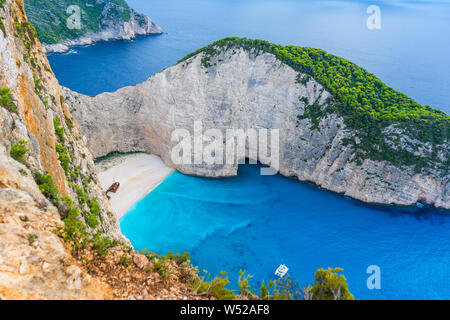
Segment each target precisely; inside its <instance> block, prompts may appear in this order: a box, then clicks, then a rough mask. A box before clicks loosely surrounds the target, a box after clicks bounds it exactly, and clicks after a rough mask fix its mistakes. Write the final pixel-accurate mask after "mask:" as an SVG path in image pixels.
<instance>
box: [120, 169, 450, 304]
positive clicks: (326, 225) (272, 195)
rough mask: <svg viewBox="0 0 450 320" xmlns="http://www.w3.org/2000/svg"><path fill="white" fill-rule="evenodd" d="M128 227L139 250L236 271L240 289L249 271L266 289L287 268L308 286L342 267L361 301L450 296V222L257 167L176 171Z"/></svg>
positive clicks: (423, 211) (124, 228)
mask: <svg viewBox="0 0 450 320" xmlns="http://www.w3.org/2000/svg"><path fill="white" fill-rule="evenodd" d="M447 213H448V212H447ZM121 227H122V231H123V233H124V234H125V235H126V236H127V237H128V238H129V239H130V240H131V242H132V243H133V245H134V246H135V247H136V248H137V249H144V248H146V249H148V250H155V251H159V252H161V253H167V252H168V251H171V250H172V251H175V250H178V251H179V252H183V251H188V252H190V253H191V257H192V260H193V264H194V265H198V266H199V267H200V270H202V269H207V270H208V271H209V272H211V273H212V274H219V272H220V271H221V270H225V271H228V272H229V273H230V279H231V281H232V283H233V284H234V287H236V283H237V274H238V272H239V270H240V269H244V270H247V271H248V272H249V273H250V274H252V275H254V279H253V284H254V285H255V286H256V287H258V284H257V283H260V281H261V280H264V279H265V280H268V279H270V278H272V277H273V273H274V271H275V269H276V268H277V267H278V266H279V265H280V264H281V263H284V264H286V265H287V266H288V267H289V268H290V272H291V274H292V275H293V276H294V277H295V278H296V279H297V280H298V282H299V284H300V285H306V284H308V283H311V282H313V274H314V271H315V270H316V269H318V268H321V267H325V268H326V267H342V268H344V274H345V276H346V277H347V278H348V282H349V285H350V288H351V292H352V293H353V294H354V295H355V296H356V297H357V298H358V299H444V298H446V299H449V298H450V278H449V275H448V272H449V270H450V232H449V230H450V216H448V215H443V214H440V212H439V211H438V210H430V209H426V208H424V209H419V208H398V207H387V206H385V207H381V206H380V207H376V206H368V205H365V204H362V203H360V202H358V201H354V200H351V199H348V198H344V197H342V196H340V195H336V194H333V193H330V192H326V191H322V190H318V188H317V187H315V186H311V185H308V184H305V183H300V182H298V181H294V180H291V179H287V178H284V177H281V176H261V175H260V174H259V168H258V166H255V165H244V166H241V167H240V168H239V176H238V177H236V178H227V179H220V180H213V179H205V178H197V177H189V176H184V175H182V174H180V173H174V174H172V175H171V176H169V178H167V179H166V180H165V181H164V182H163V183H162V184H161V185H160V186H159V187H158V188H157V189H156V190H155V191H153V192H152V193H151V194H150V195H148V196H147V197H146V198H145V199H143V200H142V201H140V202H139V203H137V205H136V206H135V208H133V209H132V210H131V211H130V212H129V213H128V214H127V215H125V216H124V217H123V218H122V220H121ZM370 265H378V266H379V267H380V268H381V290H368V289H367V286H366V280H367V278H368V276H369V275H368V274H366V270H367V267H368V266H370Z"/></svg>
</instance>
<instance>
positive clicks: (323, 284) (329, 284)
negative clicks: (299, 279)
mask: <svg viewBox="0 0 450 320" xmlns="http://www.w3.org/2000/svg"><path fill="white" fill-rule="evenodd" d="M341 271H343V269H341V268H335V269H332V268H328V270H324V269H319V270H317V271H316V273H315V275H314V279H315V282H314V283H313V285H312V286H311V287H310V288H308V292H309V294H310V295H311V300H354V297H353V295H352V294H351V293H350V291H349V290H348V284H347V282H346V281H347V279H346V278H345V277H344V276H343V275H339V272H341Z"/></svg>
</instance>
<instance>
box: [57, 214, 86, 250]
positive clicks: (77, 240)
mask: <svg viewBox="0 0 450 320" xmlns="http://www.w3.org/2000/svg"><path fill="white" fill-rule="evenodd" d="M79 216H80V214H79V211H78V209H77V208H74V207H73V208H71V209H70V213H69V215H68V216H67V218H65V219H63V222H64V235H63V239H64V241H66V242H70V243H72V249H73V250H74V252H77V251H78V250H79V249H82V248H84V247H85V246H86V243H87V233H86V228H85V226H84V224H83V222H82V221H81V220H80V219H79Z"/></svg>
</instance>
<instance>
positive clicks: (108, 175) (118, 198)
mask: <svg viewBox="0 0 450 320" xmlns="http://www.w3.org/2000/svg"><path fill="white" fill-rule="evenodd" d="M96 166H97V170H98V176H99V180H100V183H101V185H102V187H103V189H104V190H107V189H108V188H109V187H110V186H111V185H112V184H113V183H114V182H120V187H119V190H118V191H117V193H110V194H109V195H110V197H111V200H110V202H111V206H112V208H113V210H114V212H115V214H116V215H117V217H118V218H120V217H122V216H123V215H124V214H125V213H126V212H127V211H128V210H129V209H131V207H133V205H134V204H135V203H136V202H138V201H139V200H141V199H142V198H144V197H145V196H146V195H148V194H149V193H150V192H151V191H152V190H154V189H155V188H156V187H157V186H158V185H159V184H160V183H161V182H163V181H164V179H165V178H167V176H168V175H170V174H171V173H172V172H173V171H174V170H173V169H172V168H169V167H167V166H166V165H165V164H164V162H163V161H162V160H161V159H160V158H159V157H157V156H154V155H150V154H145V153H134V154H127V155H118V156H113V157H111V158H109V159H107V160H104V161H101V162H99V163H97V164H96Z"/></svg>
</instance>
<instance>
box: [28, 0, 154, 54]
mask: <svg viewBox="0 0 450 320" xmlns="http://www.w3.org/2000/svg"><path fill="white" fill-rule="evenodd" d="M46 1H47V0H46ZM46 1H42V0H39V1H36V0H25V3H26V10H27V14H28V17H29V19H30V21H31V22H32V23H33V25H34V26H35V27H36V28H37V31H38V35H39V37H40V39H41V41H42V43H43V48H44V51H45V53H47V54H50V53H65V52H68V51H70V47H74V46H87V45H91V44H93V43H95V42H100V41H110V40H131V39H134V38H135V37H136V36H137V35H150V34H161V33H162V32H163V31H162V29H161V28H160V27H159V26H158V25H157V24H156V23H155V22H154V21H152V19H150V18H149V17H147V16H145V15H143V14H140V13H138V12H136V11H135V10H133V9H132V8H130V7H129V6H128V5H127V4H126V3H125V2H124V1H115V0H109V1H106V0H102V1H96V3H92V4H89V3H84V2H74V1H66V0H57V1H55V0H52V1H51V3H48V5H46ZM73 5H75V6H78V8H80V14H81V19H80V22H81V25H80V29H72V28H69V27H67V26H66V24H67V19H68V18H69V16H70V15H71V14H69V13H67V10H68V8H69V7H70V6H73ZM69 12H75V11H71V10H69Z"/></svg>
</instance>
